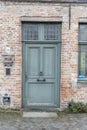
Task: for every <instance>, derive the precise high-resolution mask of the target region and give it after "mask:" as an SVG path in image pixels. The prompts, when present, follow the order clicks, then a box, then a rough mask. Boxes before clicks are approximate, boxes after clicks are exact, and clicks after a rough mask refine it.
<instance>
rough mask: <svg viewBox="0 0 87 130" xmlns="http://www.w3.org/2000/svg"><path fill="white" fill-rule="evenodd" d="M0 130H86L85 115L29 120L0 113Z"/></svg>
mask: <svg viewBox="0 0 87 130" xmlns="http://www.w3.org/2000/svg"><path fill="white" fill-rule="evenodd" d="M0 130H87V114H59V115H58V118H50V119H49V118H31V119H29V118H23V117H22V116H20V115H18V114H15V113H0Z"/></svg>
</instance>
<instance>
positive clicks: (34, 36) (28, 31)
mask: <svg viewBox="0 0 87 130" xmlns="http://www.w3.org/2000/svg"><path fill="white" fill-rule="evenodd" d="M23 40H38V24H26V23H25V24H23Z"/></svg>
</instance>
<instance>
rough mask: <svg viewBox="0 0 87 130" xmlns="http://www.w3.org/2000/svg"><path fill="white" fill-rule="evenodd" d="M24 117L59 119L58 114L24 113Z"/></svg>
mask: <svg viewBox="0 0 87 130" xmlns="http://www.w3.org/2000/svg"><path fill="white" fill-rule="evenodd" d="M23 117H27V118H57V117H58V116H57V113H56V112H23Z"/></svg>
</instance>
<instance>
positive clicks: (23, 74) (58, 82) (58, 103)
mask: <svg viewBox="0 0 87 130" xmlns="http://www.w3.org/2000/svg"><path fill="white" fill-rule="evenodd" d="M46 43H48V44H56V45H57V49H58V50H57V51H58V53H57V57H58V60H57V62H58V63H57V71H58V73H57V77H58V80H57V96H56V98H57V99H56V101H58V102H57V104H56V106H52V107H51V108H60V96H61V95H60V82H61V42H58V41H24V42H22V108H24V109H26V107H25V105H24V103H25V101H24V97H25V93H24V88H25V84H26V79H25V75H26V71H25V69H26V67H25V64H26V63H25V61H26V60H25V57H26V52H25V50H26V44H46ZM58 86H59V87H58ZM40 107H41V106H40ZM30 108H31V107H30V106H29V108H28V107H27V109H30ZM34 108H35V109H38V106H35V107H34ZM48 108H49V106H46V107H41V108H40V109H48Z"/></svg>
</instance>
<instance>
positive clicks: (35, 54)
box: [27, 47, 40, 77]
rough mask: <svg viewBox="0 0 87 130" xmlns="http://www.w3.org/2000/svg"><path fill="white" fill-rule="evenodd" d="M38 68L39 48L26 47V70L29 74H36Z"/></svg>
mask: <svg viewBox="0 0 87 130" xmlns="http://www.w3.org/2000/svg"><path fill="white" fill-rule="evenodd" d="M39 68H40V48H39V47H28V48H27V71H28V74H29V76H30V77H31V76H38V73H39Z"/></svg>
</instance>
